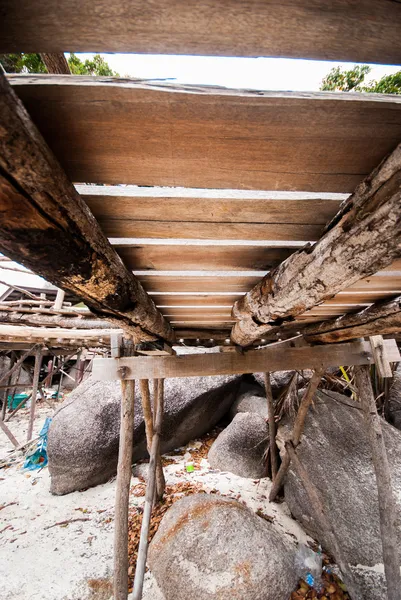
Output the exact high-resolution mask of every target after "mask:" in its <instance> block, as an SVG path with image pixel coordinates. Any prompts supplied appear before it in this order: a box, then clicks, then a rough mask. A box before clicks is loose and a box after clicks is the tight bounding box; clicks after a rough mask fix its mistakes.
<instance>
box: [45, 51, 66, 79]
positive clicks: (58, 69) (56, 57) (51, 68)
mask: <svg viewBox="0 0 401 600" xmlns="http://www.w3.org/2000/svg"><path fill="white" fill-rule="evenodd" d="M40 58H41V59H42V60H43V62H44V63H45V66H46V69H47V72H48V73H54V74H55V75H71V71H70V67H69V66H68V62H67V59H66V57H65V56H64V53H63V52H52V53H44V52H41V54H40Z"/></svg>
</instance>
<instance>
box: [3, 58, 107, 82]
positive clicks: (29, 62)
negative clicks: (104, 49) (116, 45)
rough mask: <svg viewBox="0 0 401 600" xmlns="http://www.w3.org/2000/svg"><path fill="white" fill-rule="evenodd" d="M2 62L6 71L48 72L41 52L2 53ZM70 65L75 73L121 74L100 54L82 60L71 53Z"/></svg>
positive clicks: (104, 75)
mask: <svg viewBox="0 0 401 600" xmlns="http://www.w3.org/2000/svg"><path fill="white" fill-rule="evenodd" d="M0 63H1V64H2V65H3V67H4V70H5V71H6V73H47V69H46V67H45V64H44V62H43V61H42V59H41V57H40V54H24V53H22V52H21V53H19V54H0ZM68 65H69V67H70V70H71V73H72V74H73V75H100V76H103V77H107V76H113V75H114V76H115V77H118V76H119V75H118V73H115V72H114V71H113V70H112V69H111V68H110V67H109V65H108V64H107V62H106V61H105V60H104V58H102V57H101V56H100V54H95V55H94V57H93V58H92V59H87V60H86V61H85V62H82V60H81V59H80V58H79V57H78V56H77V55H76V54H73V53H71V54H70V56H69V58H68Z"/></svg>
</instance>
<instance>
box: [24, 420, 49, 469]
mask: <svg viewBox="0 0 401 600" xmlns="http://www.w3.org/2000/svg"><path fill="white" fill-rule="evenodd" d="M51 421H52V420H51V418H50V417H47V418H46V421H45V422H44V425H43V427H42V429H41V431H40V433H39V441H38V444H37V446H36V448H35V450H33V451H32V452H30V453H29V454H27V456H26V458H25V462H24V466H23V469H24V471H34V470H35V469H42V468H43V467H45V466H46V465H47V434H48V432H49V427H50V423H51Z"/></svg>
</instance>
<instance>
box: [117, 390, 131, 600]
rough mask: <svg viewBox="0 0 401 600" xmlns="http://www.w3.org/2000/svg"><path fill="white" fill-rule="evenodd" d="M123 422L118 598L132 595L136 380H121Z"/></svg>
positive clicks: (119, 465)
mask: <svg viewBox="0 0 401 600" xmlns="http://www.w3.org/2000/svg"><path fill="white" fill-rule="evenodd" d="M121 389H122V401H121V425H120V446H119V452H118V467H117V486H116V512H115V522H114V582H113V585H114V596H113V598H114V600H127V597H128V503H129V488H130V482H131V474H132V470H131V465H132V447H133V440H134V402H135V380H133V379H130V380H126V381H124V380H123V381H122V382H121Z"/></svg>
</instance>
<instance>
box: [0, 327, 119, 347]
mask: <svg viewBox="0 0 401 600" xmlns="http://www.w3.org/2000/svg"><path fill="white" fill-rule="evenodd" d="M121 332H122V330H121V329H117V328H115V329H78V330H76V329H63V328H59V327H52V328H50V327H49V328H48V329H47V328H45V327H18V326H17V325H1V324H0V337H6V336H8V337H12V338H14V339H15V341H18V340H19V339H20V338H22V339H24V338H30V339H31V340H32V343H34V342H35V341H36V340H40V341H43V340H45V341H46V340H50V339H52V340H55V339H63V340H73V339H76V340H78V339H79V340H85V339H88V340H91V339H96V338H100V337H101V338H105V339H106V338H108V339H109V338H110V335H111V334H112V333H121Z"/></svg>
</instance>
